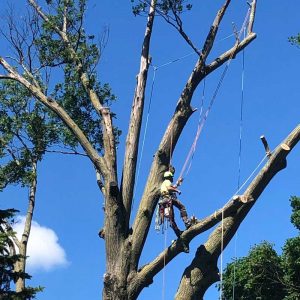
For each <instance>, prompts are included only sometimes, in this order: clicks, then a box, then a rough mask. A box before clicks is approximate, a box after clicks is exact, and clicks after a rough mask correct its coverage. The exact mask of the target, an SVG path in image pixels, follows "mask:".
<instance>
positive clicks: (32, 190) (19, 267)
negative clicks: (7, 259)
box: [14, 161, 37, 292]
mask: <svg viewBox="0 0 300 300" xmlns="http://www.w3.org/2000/svg"><path fill="white" fill-rule="evenodd" d="M36 187H37V162H36V161H34V162H33V163H32V182H31V184H30V187H29V199H28V208H27V213H26V219H25V224H24V230H23V234H22V238H21V240H20V242H19V243H18V245H17V246H18V249H19V254H20V255H21V257H20V260H19V261H18V262H17V263H16V266H15V270H14V271H15V272H17V273H18V272H20V273H25V271H26V256H27V246H28V240H29V236H30V231H31V224H32V218H33V213H34V207H35V196H36ZM24 289H25V278H24V277H22V276H19V277H18V279H17V281H16V292H22V291H23V290H24Z"/></svg>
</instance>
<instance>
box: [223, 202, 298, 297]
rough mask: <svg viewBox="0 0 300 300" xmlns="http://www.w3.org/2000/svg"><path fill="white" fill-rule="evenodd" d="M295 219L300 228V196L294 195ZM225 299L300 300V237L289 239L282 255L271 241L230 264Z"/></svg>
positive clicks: (226, 272) (294, 222)
mask: <svg viewBox="0 0 300 300" xmlns="http://www.w3.org/2000/svg"><path fill="white" fill-rule="evenodd" d="M290 202H291V207H292V215H291V222H292V224H293V225H294V226H295V227H296V228H297V229H298V230H300V198H298V197H291V199H290ZM223 278H224V281H223V295H224V299H232V295H233V291H232V289H233V283H234V294H235V299H250V300H251V299H261V300H264V299H267V300H269V299H270V300H271V299H272V300H273V299H275V300H276V299H278V300H281V299H286V300H299V299H300V236H299V233H298V236H296V237H294V238H289V239H287V240H286V243H285V245H284V247H283V252H282V255H281V256H279V255H277V253H276V252H275V250H274V249H273V246H272V245H271V244H270V243H268V242H263V243H261V244H259V245H257V246H254V247H253V248H252V249H251V250H250V252H249V254H248V256H246V257H243V258H239V259H237V260H236V261H235V262H232V263H230V264H228V265H227V267H226V269H225V272H224V276H223Z"/></svg>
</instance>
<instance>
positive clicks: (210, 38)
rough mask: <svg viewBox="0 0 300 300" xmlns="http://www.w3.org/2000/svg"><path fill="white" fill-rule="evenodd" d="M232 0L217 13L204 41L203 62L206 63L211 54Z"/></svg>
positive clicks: (227, 0)
mask: <svg viewBox="0 0 300 300" xmlns="http://www.w3.org/2000/svg"><path fill="white" fill-rule="evenodd" d="M230 2H231V0H226V1H225V3H224V5H223V6H222V7H221V9H220V10H219V11H218V12H217V15H216V17H215V20H214V22H213V24H212V26H211V28H210V30H209V33H208V35H207V37H206V40H205V42H204V45H203V48H202V51H201V56H200V59H201V61H202V62H203V63H205V61H206V58H207V57H208V55H209V54H210V52H211V50H212V47H213V45H214V42H215V39H216V36H217V33H218V29H219V26H220V24H221V21H222V19H223V17H224V14H225V12H226V10H227V8H228V6H229V4H230Z"/></svg>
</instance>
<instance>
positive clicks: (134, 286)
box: [0, 0, 300, 300]
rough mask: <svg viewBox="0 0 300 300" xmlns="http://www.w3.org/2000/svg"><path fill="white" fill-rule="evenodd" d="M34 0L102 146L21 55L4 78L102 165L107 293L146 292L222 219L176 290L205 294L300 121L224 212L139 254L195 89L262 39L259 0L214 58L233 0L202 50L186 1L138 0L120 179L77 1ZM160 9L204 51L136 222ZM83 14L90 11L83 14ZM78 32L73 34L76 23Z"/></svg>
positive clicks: (5, 63) (181, 294)
mask: <svg viewBox="0 0 300 300" xmlns="http://www.w3.org/2000/svg"><path fill="white" fill-rule="evenodd" d="M27 2H28V3H29V4H30V5H31V6H32V8H33V9H34V11H35V13H36V14H37V15H38V16H39V19H40V21H41V22H42V23H43V24H44V26H47V28H48V29H49V30H51V31H52V33H53V34H55V36H56V38H57V40H58V41H59V45H60V46H61V47H62V49H63V50H64V51H65V53H66V57H65V60H64V61H59V62H56V64H60V65H61V66H63V65H65V64H67V63H68V64H70V65H71V66H72V68H74V70H76V72H77V74H78V75H79V76H78V81H79V82H80V84H81V85H82V86H83V87H84V89H85V92H86V94H87V95H88V100H89V103H91V104H92V107H93V110H94V112H96V113H97V114H98V116H99V119H101V122H102V137H103V144H102V146H103V149H102V151H98V150H97V149H96V147H95V146H94V145H93V143H92V142H91V140H90V139H89V137H88V136H87V134H85V132H84V130H82V128H81V126H80V124H78V122H76V120H75V119H74V118H73V117H72V116H71V115H70V114H69V113H68V112H67V110H66V109H65V108H64V107H63V105H61V104H60V103H59V101H58V100H57V99H55V98H54V97H49V96H47V93H46V91H45V89H44V88H43V86H42V85H41V84H40V83H39V82H37V81H36V80H35V76H34V74H33V73H32V71H31V70H30V69H28V68H23V70H25V73H22V72H19V69H18V67H20V62H18V63H19V65H18V66H16V65H13V62H12V63H10V62H9V60H8V59H6V58H4V57H0V64H1V65H2V67H3V69H4V70H5V73H4V74H2V75H1V76H0V79H1V78H2V79H10V80H14V81H17V82H19V83H20V84H22V85H23V86H24V87H26V88H27V89H28V90H29V91H30V92H31V93H32V95H33V96H34V97H35V98H36V99H37V101H39V102H40V103H42V104H43V105H44V106H46V107H47V108H48V109H49V110H50V111H51V112H53V113H55V114H56V116H57V117H58V118H59V119H60V120H61V121H62V122H63V123H64V124H65V126H66V127H67V128H68V129H69V130H70V132H71V133H72V135H73V136H74V137H75V138H76V140H77V141H78V142H79V143H80V145H81V147H82V148H83V149H84V151H85V153H86V155H87V156H88V157H89V159H90V161H91V163H92V165H93V166H94V167H95V169H96V172H97V179H98V184H99V187H100V190H101V192H102V193H103V197H104V199H105V226H104V229H103V231H102V237H103V238H104V240H105V249H106V273H105V276H104V289H103V299H136V298H137V297H138V295H139V294H140V292H141V291H142V290H143V289H144V288H145V287H147V286H149V285H150V284H151V283H152V281H153V278H154V276H155V275H156V274H158V273H159V272H160V271H161V270H162V269H163V268H164V266H165V265H166V264H168V263H169V262H170V261H172V260H174V259H175V258H176V257H177V256H178V254H180V253H182V252H184V251H187V247H188V245H189V243H190V242H191V241H192V240H193V239H194V238H195V237H197V236H199V235H200V234H201V233H203V232H205V231H207V230H209V229H211V228H213V227H216V228H215V229H214V230H213V232H212V234H211V235H210V237H209V238H208V240H207V241H206V242H205V243H204V244H203V245H200V246H199V248H198V250H197V251H196V253H195V256H194V259H193V260H192V262H191V264H190V265H189V266H187V268H186V269H185V270H184V272H183V275H182V279H181V282H180V284H179V287H178V291H177V294H176V296H175V298H176V299H182V300H187V299H201V298H202V297H203V295H204V293H205V291H206V290H207V289H208V287H209V286H210V285H211V284H213V283H214V282H216V281H218V280H219V270H218V266H217V260H218V257H219V255H220V254H221V252H222V250H223V249H224V248H225V247H226V246H227V244H228V243H229V242H230V240H231V238H232V237H233V235H234V233H235V232H236V230H237V229H238V227H239V225H240V224H241V222H242V221H243V220H244V218H245V217H246V215H247V213H248V212H249V211H250V209H251V208H252V206H253V205H254V204H255V202H256V201H257V199H258V198H259V196H260V194H261V193H262V192H263V190H264V189H265V187H266V186H267V185H268V184H269V182H270V180H271V179H272V178H273V177H274V176H275V175H276V174H277V173H278V172H279V171H280V170H281V169H283V168H285V166H286V157H287V155H288V154H289V153H290V151H291V150H292V149H293V147H294V146H295V145H296V144H297V142H298V141H299V138H300V126H297V127H296V128H295V129H294V130H293V131H292V132H291V133H290V134H289V135H288V136H287V138H286V139H285V141H284V142H283V143H281V144H280V145H279V146H278V147H277V148H276V149H275V151H274V152H273V153H271V154H270V155H269V160H268V162H267V163H266V164H265V166H263V168H262V169H261V171H260V172H259V174H258V175H257V176H256V177H255V179H254V180H253V181H252V182H251V183H250V184H249V185H248V187H247V189H246V191H245V193H244V194H243V195H236V196H235V197H234V198H233V199H230V200H229V201H228V202H226V203H225V204H224V206H223V207H221V208H220V209H219V210H218V211H217V212H215V213H213V214H211V215H209V216H207V217H206V218H204V219H202V220H199V221H197V222H196V224H195V225H193V226H191V227H190V228H189V229H187V230H185V231H184V232H183V233H182V234H181V236H180V238H178V239H177V240H176V241H175V242H174V243H172V244H171V245H169V246H168V247H167V249H165V250H164V251H163V252H162V253H160V254H159V255H158V256H157V257H156V258H155V259H154V260H153V261H149V262H148V263H147V264H145V265H142V266H141V265H140V257H141V254H142V252H143V250H144V245H145V241H146V239H147V237H148V232H149V228H150V224H151V220H152V217H153V213H154V210H155V207H156V205H157V202H158V199H159V197H160V191H159V187H160V184H161V182H162V177H163V176H162V175H163V173H164V172H165V171H166V170H167V169H168V168H169V162H170V156H171V155H172V153H173V151H174V149H175V147H176V144H177V142H178V140H179V138H180V135H181V133H182V131H183V129H184V127H185V125H186V123H187V122H188V120H189V118H190V117H191V115H192V114H193V112H194V109H193V108H192V107H191V100H192V98H193V95H194V92H195V91H196V89H197V87H198V86H199V84H200V83H201V81H202V80H203V79H204V78H205V77H206V76H208V75H209V74H210V73H211V72H213V71H214V70H216V69H218V68H219V67H220V66H222V65H223V64H224V63H226V62H228V61H229V60H230V59H232V58H233V57H234V56H235V55H237V54H238V53H239V52H240V51H241V50H243V49H244V48H245V47H247V46H248V45H249V44H250V43H251V42H252V41H253V40H254V39H255V37H256V34H255V33H254V32H253V25H254V19H255V11H256V0H253V1H252V3H251V5H250V8H249V19H248V22H247V25H246V26H247V31H246V32H247V34H246V36H245V37H244V38H243V39H241V40H240V39H239V38H237V39H236V41H235V43H234V44H233V45H232V47H231V48H230V49H228V50H227V51H225V52H224V53H221V54H220V55H219V56H218V57H217V58H215V59H213V60H211V61H208V57H209V54H210V53H211V51H212V49H213V46H214V42H215V40H216V36H217V33H218V29H219V27H220V25H221V22H222V19H223V16H224V15H225V13H226V11H227V9H228V7H229V6H230V4H231V1H230V0H226V1H225V3H224V4H223V5H222V7H221V8H220V9H219V10H218V11H217V13H216V16H215V19H214V20H213V23H212V25H211V27H210V30H209V32H208V34H207V37H206V39H205V41H204V43H203V46H202V48H201V50H198V47H196V46H195V43H194V42H193V41H191V39H190V38H189V37H188V35H187V34H186V33H185V32H184V30H183V24H182V21H181V19H180V13H179V12H180V11H182V3H183V2H184V1H156V0H151V1H139V5H138V7H137V8H136V9H137V10H136V13H139V12H140V11H147V24H146V28H145V35H144V40H143V44H142V51H141V58H140V70H139V73H138V75H137V83H136V88H135V93H134V98H133V103H132V109H131V115H130V119H129V128H128V133H127V138H126V149H125V154H124V162H123V168H122V178H121V180H120V181H119V180H118V176H117V156H116V136H115V132H114V127H113V123H112V112H111V111H110V110H109V108H107V107H106V106H105V105H104V104H103V101H102V100H101V99H100V98H99V95H98V93H97V91H96V90H95V88H94V87H93V86H94V85H93V83H92V80H93V78H92V76H91V73H90V72H89V70H87V68H86V66H85V64H84V63H83V59H82V57H81V54H80V53H79V47H77V46H78V43H76V41H75V42H74V35H72V36H71V35H70V32H71V29H72V28H71V27H72V26H73V24H72V22H71V21H70V19H69V17H68V16H69V13H70V11H69V10H70V9H71V8H73V7H71V5H70V3H69V1H68V0H65V1H59V3H58V4H59V5H62V6H61V7H63V9H61V10H60V14H57V15H56V19H55V18H53V17H52V16H51V15H50V14H48V13H46V12H45V9H43V7H41V6H39V5H38V3H37V2H36V1H35V0H28V1H27ZM47 2H48V4H49V5H50V6H51V7H53V6H54V4H53V3H52V1H47ZM179 4H180V5H181V6H180V5H179ZM178 5H179V6H178ZM158 15H159V16H161V17H163V18H165V20H166V21H167V22H168V23H170V24H171V25H172V26H173V27H175V28H176V29H177V30H178V32H179V33H180V35H181V36H182V37H183V39H184V40H185V41H186V42H187V43H188V45H189V46H191V47H192V49H193V50H194V51H195V52H196V53H197V55H198V59H197V62H196V64H195V66H194V67H193V68H191V73H190V76H189V78H188V79H187V81H186V84H185V86H184V88H183V90H182V92H181V95H180V97H179V99H178V101H177V104H176V106H175V109H174V114H173V116H172V117H171V119H170V121H169V124H168V126H167V128H166V130H165V133H164V135H163V137H162V139H161V142H160V144H159V146H158V149H157V151H156V153H155V156H154V158H153V162H152V166H151V170H150V172H149V175H148V179H147V182H146V185H145V188H144V193H143V195H142V198H141V199H140V202H139V208H138V211H137V214H136V217H135V219H134V220H133V223H132V224H130V218H131V213H132V211H131V206H132V201H133V193H134V185H135V175H136V169H137V157H138V145H139V138H140V131H141V123H142V118H143V109H144V101H145V89H146V85H147V75H148V70H149V66H150V56H149V50H150V41H151V37H152V31H153V25H154V20H155V18H156V17H157V16H158ZM58 16H59V17H60V18H58ZM81 16H82V18H83V14H82V15H81ZM57 19H58V20H57ZM73 29H74V28H73ZM72 32H73V34H74V30H73V31H72ZM76 32H77V34H76V35H75V36H76V37H77V41H79V40H80V35H81V34H82V31H81V30H80V28H79V29H78V28H77V31H76ZM49 66H50V67H54V64H53V63H52V65H50V64H49V65H48V67H49ZM44 85H46V84H44Z"/></svg>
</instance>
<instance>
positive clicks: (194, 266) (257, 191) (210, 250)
mask: <svg viewBox="0 0 300 300" xmlns="http://www.w3.org/2000/svg"><path fill="white" fill-rule="evenodd" d="M299 140H300V125H298V126H297V127H296V128H295V129H294V130H293V131H292V132H291V133H290V134H289V135H288V137H287V138H286V139H285V140H284V142H283V143H282V144H280V145H279V146H278V147H277V148H276V149H275V151H274V152H273V153H272V154H271V156H270V158H269V160H268V161H267V163H266V164H265V166H264V167H263V168H262V169H261V171H260V172H259V173H258V175H257V176H256V177H255V178H254V179H253V181H252V182H251V183H250V184H249V186H248V187H247V189H246V191H245V193H244V194H243V195H242V196H240V199H241V200H242V201H241V205H240V207H239V208H237V210H235V211H233V212H231V213H230V214H229V215H228V216H227V215H224V214H223V218H222V222H221V224H220V225H219V226H218V227H217V228H216V229H215V230H214V231H213V232H212V234H211V235H210V237H209V238H208V240H207V242H206V243H205V244H204V245H201V246H200V247H199V248H198V250H197V252H196V254H195V257H194V259H193V261H192V263H191V264H190V265H189V266H188V267H187V268H186V269H185V271H184V273H183V275H182V278H181V282H180V285H179V288H178V291H177V294H176V297H175V299H176V300H194V299H202V298H203V296H204V293H205V292H206V290H207V289H208V288H209V287H210V285H211V284H213V283H214V282H216V281H218V280H219V272H222V270H220V271H219V270H218V266H217V261H218V258H219V256H220V254H221V253H222V251H223V250H224V249H225V248H226V246H227V245H228V243H229V242H230V240H231V239H232V238H233V236H234V234H235V233H236V231H237V229H238V228H239V226H240V224H241V223H242V221H243V220H244V219H245V217H246V216H247V214H248V212H249V211H250V210H251V208H252V207H253V205H254V204H255V202H256V201H257V200H258V198H259V196H260V195H261V193H262V192H263V191H264V189H265V188H266V187H267V186H268V184H269V183H270V181H271V180H272V178H273V177H274V176H275V175H276V174H277V173H278V172H279V171H281V170H282V169H284V168H285V167H286V165H287V162H286V157H287V155H288V154H289V153H290V152H291V151H292V149H293V148H294V147H295V146H296V144H297V143H298V142H299Z"/></svg>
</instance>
